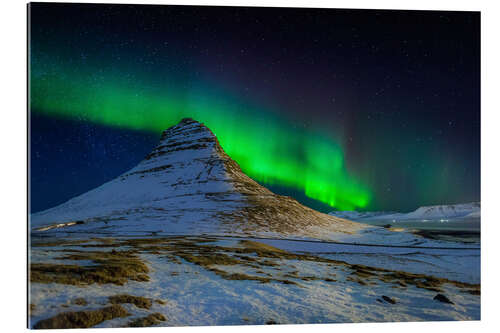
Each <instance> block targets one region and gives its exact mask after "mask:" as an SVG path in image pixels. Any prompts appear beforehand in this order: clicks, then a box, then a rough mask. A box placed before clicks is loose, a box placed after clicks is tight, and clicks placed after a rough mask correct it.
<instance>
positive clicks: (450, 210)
mask: <svg viewBox="0 0 500 333" xmlns="http://www.w3.org/2000/svg"><path fill="white" fill-rule="evenodd" d="M329 215H332V216H338V217H342V218H347V219H350V220H353V221H374V220H395V221H406V220H442V219H447V220H448V219H463V218H480V217H481V203H480V202H472V203H465V204H456V205H436V206H423V207H420V208H417V209H416V210H415V211H413V212H410V213H394V212H352V211H343V212H342V211H334V212H330V213H329Z"/></svg>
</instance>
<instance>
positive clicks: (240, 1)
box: [0, 0, 500, 333]
mask: <svg viewBox="0 0 500 333" xmlns="http://www.w3.org/2000/svg"><path fill="white" fill-rule="evenodd" d="M66 2H75V1H66ZM78 2H93V3H135V4H140V3H144V4H191V5H247V6H248V5H250V6H277V7H285V6H288V7H330V8H376V9H425V10H473V11H481V12H482V15H481V20H482V57H481V58H482V59H481V61H482V70H481V71H482V73H481V74H482V82H481V83H482V115H481V118H482V119H481V138H482V154H481V179H482V184H481V185H482V198H481V201H482V277H483V280H482V296H481V297H482V320H481V321H478V322H441V323H436V322H424V323H391V324H331V325H286V326H239V327H234V326H226V327H203V328H168V329H166V328H164V329H163V330H168V331H169V332H227V333H229V332H234V331H235V330H238V331H239V332H243V333H246V332H254V331H255V330H259V331H262V332H288V331H290V332H302V331H309V330H314V331H318V332H331V331H333V330H334V331H338V332H365V331H368V330H369V331H370V332H400V331H402V330H404V331H405V333H407V332H408V333H409V332H421V331H437V330H443V331H445V330H447V331H452V330H453V331H454V332H468V333H470V332H471V331H476V330H482V329H491V330H493V328H494V327H495V326H498V325H497V323H496V322H495V321H496V320H497V317H498V318H499V319H500V317H499V315H498V305H497V304H498V303H499V301H500V298H499V296H500V295H499V293H498V290H499V288H498V284H497V283H496V280H497V279H498V278H499V273H500V271H499V268H498V266H499V261H498V260H497V254H498V253H499V252H498V250H499V248H498V245H497V244H498V243H499V240H497V238H498V237H499V236H498V235H500V232H499V228H498V224H499V223H500V216H499V214H498V213H496V212H497V211H499V209H498V204H497V202H498V201H499V200H500V196H498V190H499V189H500V184H499V181H498V173H499V172H500V163H499V162H500V157H499V156H500V154H499V150H500V149H499V148H498V145H499V143H500V138H499V134H498V133H499V132H500V130H499V127H500V116H499V115H498V114H499V113H498V111H497V110H498V103H496V102H497V100H498V98H497V94H498V89H499V87H500V85H499V82H498V77H499V75H500V73H499V61H500V52H499V42H498V41H499V39H498V31H500V26H499V21H500V15H499V10H498V9H499V6H498V4H497V2H495V1H478V0H476V1H470V0H419V1H395V0H377V1H374V0H371V1H370V0H336V1H326V0H258V1H256V0H254V1H249V0H228V1H224V0H208V1H194V0H177V1H176V0H166V1H154V0H150V1H140V0H132V1H127V0H121V1H113V0H107V1H98V0H95V1H85V0H80V1H78ZM1 6H2V7H1V10H0V23H1V25H2V26H1V29H0V43H1V44H0V45H1V48H2V51H1V53H0V54H1V62H0V66H1V67H0V68H1V71H0V73H1V75H0V77H1V84H2V86H1V88H2V89H1V90H0V91H1V95H0V96H1V101H2V103H1V105H0V110H1V113H0V117H1V120H2V121H1V122H0V124H2V126H1V129H0V135H1V138H0V144H1V146H0V148H1V149H0V153H1V162H0V165H1V172H0V175H1V178H0V179H1V197H0V203H1V205H0V208H1V212H2V214H1V215H0V223H1V224H0V226H1V227H2V229H1V230H2V231H3V233H2V234H3V235H2V236H3V237H2V238H1V239H0V244H1V246H2V251H1V252H0V253H1V254H2V264H3V265H2V268H1V270H0V276H1V281H0V286H1V288H2V293H1V294H0V295H1V298H0V306H1V312H0V315H1V316H2V319H3V320H2V321H1V324H0V325H1V326H2V327H1V328H2V330H4V331H6V332H17V331H21V330H25V327H26V230H27V229H26V4H25V2H23V1H18V0H15V1H12V0H9V1H5V0H4V1H2V2H1ZM117 330H118V329H108V330H106V331H105V332H111V331H112V332H114V331H117ZM151 330H153V329H135V330H134V332H152V331H151ZM157 330H161V329H157ZM63 331H64V330H63ZM80 331H82V332H86V333H88V332H101V331H99V330H96V329H86V330H84V331H83V330H71V332H80Z"/></svg>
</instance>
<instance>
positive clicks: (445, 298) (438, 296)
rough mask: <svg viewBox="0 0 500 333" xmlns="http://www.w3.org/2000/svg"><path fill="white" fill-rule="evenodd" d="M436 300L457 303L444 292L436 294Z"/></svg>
mask: <svg viewBox="0 0 500 333" xmlns="http://www.w3.org/2000/svg"><path fill="white" fill-rule="evenodd" d="M434 300H436V301H440V302H443V303H448V304H455V303H453V302H452V301H450V299H449V298H448V297H446V296H445V295H443V294H437V295H436V296H434Z"/></svg>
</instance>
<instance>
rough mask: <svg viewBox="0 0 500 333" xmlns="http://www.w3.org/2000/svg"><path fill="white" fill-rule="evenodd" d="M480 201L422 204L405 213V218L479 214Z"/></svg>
mask: <svg viewBox="0 0 500 333" xmlns="http://www.w3.org/2000/svg"><path fill="white" fill-rule="evenodd" d="M480 211H481V203H479V202H472V203H465V204H457V205H442V206H424V207H420V208H418V209H417V210H415V211H413V212H411V213H408V214H405V218H407V219H450V218H462V217H466V216H467V215H470V214H480Z"/></svg>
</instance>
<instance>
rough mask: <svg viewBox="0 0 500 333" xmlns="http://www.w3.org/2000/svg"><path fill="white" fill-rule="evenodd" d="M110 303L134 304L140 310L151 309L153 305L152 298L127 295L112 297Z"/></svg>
mask: <svg viewBox="0 0 500 333" xmlns="http://www.w3.org/2000/svg"><path fill="white" fill-rule="evenodd" d="M109 302H110V303H112V304H125V303H128V304H134V305H135V306H137V307H138V308H142V309H150V308H151V305H152V302H151V298H147V297H141V296H132V295H127V294H121V295H115V296H110V297H109Z"/></svg>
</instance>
